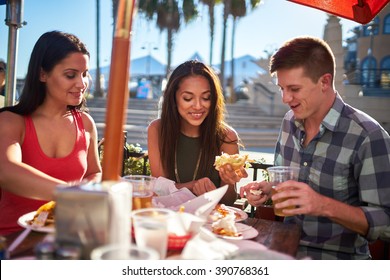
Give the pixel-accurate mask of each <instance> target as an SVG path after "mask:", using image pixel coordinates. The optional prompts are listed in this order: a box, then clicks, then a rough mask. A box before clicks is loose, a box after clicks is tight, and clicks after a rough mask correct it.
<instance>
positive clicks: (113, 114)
mask: <svg viewBox="0 0 390 280" xmlns="http://www.w3.org/2000/svg"><path fill="white" fill-rule="evenodd" d="M134 4H135V0H120V1H119V5H118V11H117V21H116V28H115V35H114V39H113V45H112V53H111V66H110V78H109V87H108V97H107V108H106V109H107V112H106V127H105V132H104V154H103V163H102V169H103V181H117V180H118V179H119V176H120V174H121V168H122V158H123V145H124V137H123V125H124V120H125V114H126V113H127V111H126V109H127V101H128V99H129V89H128V81H129V65H130V46H131V40H130V38H131V24H132V20H133V13H134Z"/></svg>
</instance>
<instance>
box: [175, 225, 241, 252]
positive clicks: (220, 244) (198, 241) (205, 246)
mask: <svg viewBox="0 0 390 280" xmlns="http://www.w3.org/2000/svg"><path fill="white" fill-rule="evenodd" d="M238 249H239V247H238V246H237V245H236V244H233V243H229V242H226V241H225V240H223V239H221V238H218V237H216V236H215V235H214V234H213V233H212V232H211V231H209V230H207V229H205V228H203V227H202V228H200V229H199V232H198V234H197V235H195V236H194V237H193V238H191V239H190V240H189V241H188V242H187V244H186V246H185V247H184V249H183V252H182V254H181V258H182V259H184V260H223V259H227V258H228V257H229V256H230V255H233V254H234V253H235V252H237V251H238Z"/></svg>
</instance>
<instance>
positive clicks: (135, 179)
mask: <svg viewBox="0 0 390 280" xmlns="http://www.w3.org/2000/svg"><path fill="white" fill-rule="evenodd" d="M122 179H123V180H125V181H126V182H130V183H131V184H132V186H133V194H132V209H133V210H137V209H143V208H151V207H152V197H153V194H154V193H153V189H154V185H155V183H156V179H157V178H156V177H153V176H147V175H127V176H123V177H122Z"/></svg>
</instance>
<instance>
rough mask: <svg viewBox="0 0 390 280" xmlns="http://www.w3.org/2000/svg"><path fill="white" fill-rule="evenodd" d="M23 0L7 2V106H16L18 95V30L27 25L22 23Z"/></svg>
mask: <svg viewBox="0 0 390 280" xmlns="http://www.w3.org/2000/svg"><path fill="white" fill-rule="evenodd" d="M22 11H23V0H10V1H8V2H7V14H6V20H5V22H6V25H8V26H9V31H8V55H7V66H8V67H7V77H6V85H5V103H4V105H5V106H12V105H14V104H15V93H16V74H15V73H16V62H17V61H16V53H17V50H18V28H20V27H22V26H23V25H25V24H26V22H22Z"/></svg>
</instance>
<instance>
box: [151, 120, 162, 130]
mask: <svg viewBox="0 0 390 280" xmlns="http://www.w3.org/2000/svg"><path fill="white" fill-rule="evenodd" d="M160 124H161V119H154V120H152V121H151V122H150V123H149V125H148V130H152V129H153V130H158V129H159V128H160Z"/></svg>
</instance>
